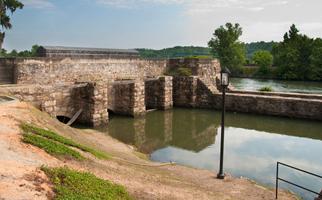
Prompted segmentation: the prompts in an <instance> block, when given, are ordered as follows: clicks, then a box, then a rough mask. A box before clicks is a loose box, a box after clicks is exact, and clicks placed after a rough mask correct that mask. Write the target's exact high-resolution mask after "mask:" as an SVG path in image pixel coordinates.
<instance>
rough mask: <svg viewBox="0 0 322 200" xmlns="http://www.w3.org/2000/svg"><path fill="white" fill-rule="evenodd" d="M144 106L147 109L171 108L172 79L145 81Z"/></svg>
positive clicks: (162, 78)
mask: <svg viewBox="0 0 322 200" xmlns="http://www.w3.org/2000/svg"><path fill="white" fill-rule="evenodd" d="M145 104H146V107H147V108H148V109H152V108H157V109H160V110H166V109H170V108H172V107H173V100H172V77H169V76H167V77H159V78H156V79H148V80H145Z"/></svg>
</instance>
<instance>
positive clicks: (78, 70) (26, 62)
mask: <svg viewBox="0 0 322 200" xmlns="http://www.w3.org/2000/svg"><path fill="white" fill-rule="evenodd" d="M15 66H16V76H17V81H16V82H17V83H18V84H61V83H71V84H72V83H74V82H95V81H107V80H128V79H143V78H147V77H157V76H160V75H162V74H163V73H164V72H165V71H166V67H167V61H166V60H142V59H125V58H124V59H116V58H111V59H83V58H78V59H77V58H28V59H16V60H15Z"/></svg>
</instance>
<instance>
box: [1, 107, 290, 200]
mask: <svg viewBox="0 0 322 200" xmlns="http://www.w3.org/2000/svg"><path fill="white" fill-rule="evenodd" d="M26 122H29V123H33V124H35V125H37V126H39V127H42V128H45V129H50V130H53V131H55V132H57V133H59V134H60V135H62V136H65V137H68V138H70V139H72V140H74V141H76V142H78V143H80V144H83V145H87V146H91V147H93V148H96V149H99V150H101V151H104V152H106V153H108V154H109V155H111V156H112V158H111V159H109V160H99V159H97V158H95V157H93V156H90V155H88V154H86V153H82V155H83V156H85V157H86V158H88V160H85V161H76V160H72V159H70V160H66V159H65V160H60V159H57V158H55V157H52V156H50V155H48V154H47V153H45V152H44V151H43V150H40V149H39V148H36V147H34V146H31V145H27V144H24V143H22V142H21V137H22V131H21V129H20V126H19V125H20V124H21V123H26ZM0 150H1V152H2V154H0V162H1V166H0V177H1V179H0V198H1V199H25V198H29V199H47V198H48V197H50V196H51V195H52V194H53V191H52V186H51V183H50V181H49V180H48V178H47V177H46V175H45V174H44V173H43V172H42V171H41V170H40V167H41V166H42V165H46V166H49V167H62V166H67V167H69V168H72V169H75V170H80V171H88V172H91V173H93V174H94V175H96V176H97V177H99V178H102V179H106V180H110V181H112V182H114V183H117V184H120V185H123V186H125V187H126V189H127V191H128V192H129V194H130V195H131V196H133V197H134V198H135V199H274V190H272V189H267V188H264V187H262V186H260V185H258V184H256V183H254V182H253V181H250V180H247V179H245V178H234V177H231V176H228V178H227V179H226V180H225V181H221V180H217V179H215V173H214V172H210V171H207V170H199V169H193V168H189V167H184V166H178V165H162V164H160V163H155V162H151V161H149V160H147V159H144V155H142V154H140V153H138V152H136V151H135V150H134V149H133V148H132V147H130V146H128V145H125V144H123V143H121V142H119V141H117V140H115V139H113V138H111V137H109V136H107V135H104V134H102V133H100V132H97V131H94V130H78V129H74V128H71V127H68V126H66V125H63V124H61V123H60V122H58V121H57V120H55V119H52V118H51V117H49V115H47V114H45V113H42V112H40V111H39V110H37V109H35V108H34V107H32V106H30V105H29V104H26V103H20V102H13V103H11V104H0ZM279 199H296V197H295V196H294V195H292V194H290V193H288V192H281V193H280V196H279Z"/></svg>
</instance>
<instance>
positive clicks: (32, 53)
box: [0, 45, 40, 58]
mask: <svg viewBox="0 0 322 200" xmlns="http://www.w3.org/2000/svg"><path fill="white" fill-rule="evenodd" d="M39 47H40V46H38V45H33V46H32V48H31V50H30V51H28V50H25V51H20V52H17V50H15V49H14V50H12V51H11V52H10V53H8V52H7V51H6V50H5V49H2V51H0V57H5V58H14V57H23V58H27V57H37V56H38V55H37V51H38V48H39Z"/></svg>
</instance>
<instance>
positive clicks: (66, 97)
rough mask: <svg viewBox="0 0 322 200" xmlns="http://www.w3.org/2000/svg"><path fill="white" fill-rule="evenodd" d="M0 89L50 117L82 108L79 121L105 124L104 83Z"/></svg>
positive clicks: (106, 114)
mask: <svg viewBox="0 0 322 200" xmlns="http://www.w3.org/2000/svg"><path fill="white" fill-rule="evenodd" d="M0 93H1V94H7V95H10V96H14V97H16V98H18V99H20V100H22V101H26V102H30V103H32V104H33V105H34V106H35V107H36V108H39V109H41V110H42V111H44V112H47V113H48V114H50V115H51V116H53V117H56V116H66V117H68V118H72V117H73V115H74V114H75V113H76V112H77V111H79V110H80V109H82V110H83V111H82V113H81V115H80V117H79V118H78V121H79V122H81V123H86V124H89V125H93V126H99V125H103V124H107V120H108V113H107V109H106V107H107V85H105V84H102V83H79V84H74V85H55V86H41V85H13V86H0Z"/></svg>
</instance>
